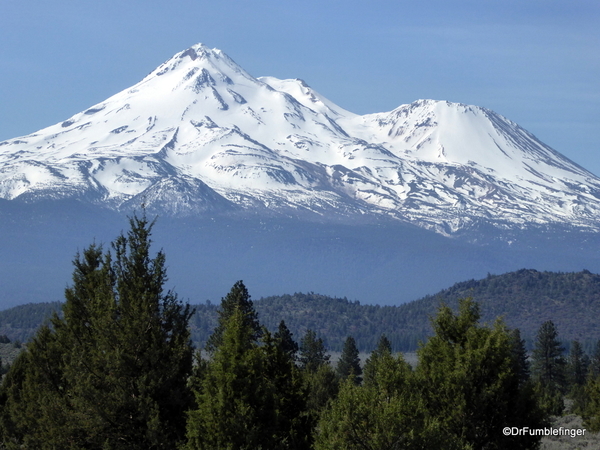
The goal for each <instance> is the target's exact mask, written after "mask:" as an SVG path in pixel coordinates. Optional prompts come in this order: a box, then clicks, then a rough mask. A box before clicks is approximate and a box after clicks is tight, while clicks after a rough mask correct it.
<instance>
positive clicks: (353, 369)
mask: <svg viewBox="0 0 600 450" xmlns="http://www.w3.org/2000/svg"><path fill="white" fill-rule="evenodd" d="M336 372H337V374H338V376H339V377H340V378H341V379H342V380H345V379H346V378H348V377H350V378H351V379H352V382H353V383H354V384H360V383H361V381H362V377H361V375H362V368H361V367H360V358H359V357H358V348H356V341H355V340H354V338H353V337H352V336H348V337H347V338H346V342H344V348H343V350H342V354H341V356H340V359H339V360H338V363H337V366H336Z"/></svg>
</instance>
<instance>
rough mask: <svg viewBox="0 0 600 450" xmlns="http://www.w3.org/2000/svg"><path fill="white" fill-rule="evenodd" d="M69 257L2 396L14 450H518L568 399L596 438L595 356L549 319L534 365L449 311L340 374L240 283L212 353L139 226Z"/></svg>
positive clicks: (0, 421) (352, 353) (225, 302)
mask: <svg viewBox="0 0 600 450" xmlns="http://www.w3.org/2000/svg"><path fill="white" fill-rule="evenodd" d="M130 225H131V227H130V230H129V231H128V233H127V234H126V235H121V236H119V237H118V238H117V239H116V240H115V241H114V242H113V243H112V245H111V249H110V250H108V251H104V250H103V249H102V248H101V247H100V246H97V245H92V246H90V247H89V248H87V249H86V250H85V251H84V252H83V253H82V254H80V255H77V257H76V258H75V261H74V266H75V269H74V272H73V282H72V285H71V286H70V287H69V288H68V289H67V290H66V294H65V297H66V301H65V303H64V304H63V306H62V314H61V315H59V314H55V315H54V316H53V318H52V320H51V321H50V322H49V323H48V324H46V325H44V326H42V327H41V328H40V329H39V330H38V332H37V333H36V335H35V336H34V338H33V339H32V340H31V341H30V342H29V343H28V344H27V346H26V348H25V349H24V351H22V352H21V353H20V355H19V356H18V358H17V359H16V361H15V362H14V364H13V365H12V366H11V368H10V370H9V371H8V373H7V374H6V375H5V376H4V378H3V381H2V385H1V387H0V442H1V445H2V448H6V449H42V450H43V449H98V450H108V449H188V450H192V449H194V450H195V449H211V450H212V449H313V448H314V449H400V448H402V449H423V448H444V449H467V448H473V449H505V448H511V449H513V448H514V449H520V448H524V449H525V448H537V447H538V445H539V439H540V436H529V435H527V436H505V435H504V434H503V433H502V429H503V428H504V427H506V426H511V427H512V426H517V427H521V426H528V427H530V428H540V427H544V426H547V425H548V418H549V415H550V414H556V413H559V412H560V411H561V410H562V408H563V404H562V398H563V395H565V394H566V395H569V396H571V397H572V398H573V399H574V401H575V402H576V404H577V406H576V407H577V408H580V411H582V413H583V414H584V417H585V420H586V424H588V426H589V427H590V429H597V428H600V375H599V373H600V371H599V367H600V363H599V361H597V359H598V358H600V352H599V354H598V355H596V354H594V355H593V357H592V358H589V357H586V355H585V353H584V352H583V350H582V349H581V347H580V346H579V345H578V344H576V343H575V342H574V343H573V344H572V345H571V350H570V353H569V355H568V357H567V358H566V359H565V357H564V351H563V348H562V347H561V345H560V342H559V341H558V332H557V330H556V327H555V326H554V324H553V323H552V322H546V323H544V324H543V325H542V327H541V328H540V329H539V331H538V334H537V340H536V342H535V347H534V350H533V353H532V357H531V359H529V358H528V356H527V352H526V350H525V346H524V341H523V339H522V338H521V336H520V333H519V331H518V330H517V329H512V330H511V329H508V328H507V326H506V325H505V324H504V322H503V321H502V320H501V319H497V320H495V321H494V323H493V324H482V323H481V321H480V319H481V314H480V307H479V304H478V303H476V302H474V301H473V300H472V299H470V298H466V299H462V300H460V301H459V303H458V308H457V309H453V308H451V307H450V306H448V305H441V306H440V307H439V308H438V311H437V314H436V315H435V317H433V318H432V320H431V327H432V330H433V331H432V334H431V336H430V337H429V338H428V339H427V340H426V341H425V342H424V343H423V344H422V345H421V346H420V347H419V349H418V352H417V354H418V362H417V364H416V365H415V367H412V366H411V365H409V364H408V363H407V362H406V361H405V360H404V358H403V356H402V354H395V353H394V352H393V350H392V343H391V342H390V339H389V338H388V337H387V336H386V335H379V336H378V339H377V344H376V346H375V350H373V351H372V352H371V354H370V355H369V357H368V359H367V360H366V361H365V362H364V364H361V362H360V360H359V348H358V345H357V341H356V339H355V338H354V337H353V336H352V335H351V334H349V335H348V336H347V337H346V338H345V339H344V343H343V346H342V354H341V357H340V358H339V360H338V362H337V364H335V366H334V365H333V364H331V362H330V357H329V354H328V349H327V346H326V344H325V342H324V340H323V338H322V337H321V332H320V331H315V330H313V329H310V328H309V329H307V330H306V331H305V332H304V333H303V334H302V337H301V339H300V341H299V342H296V341H295V340H294V335H293V333H292V332H291V331H290V329H289V328H288V326H287V324H286V322H285V320H280V321H279V323H278V325H277V327H276V331H275V332H271V331H269V329H268V328H267V327H265V326H264V324H263V323H261V321H260V318H259V314H258V312H257V309H256V308H255V304H254V303H253V302H252V300H251V297H250V294H249V292H248V290H247V288H246V286H245V285H244V283H243V282H241V281H239V282H237V283H235V284H234V286H233V287H232V288H231V291H230V292H229V293H228V294H227V295H226V296H225V297H224V298H223V299H222V301H221V305H220V307H219V308H218V309H217V316H216V320H215V322H214V326H213V328H212V331H211V334H210V336H209V337H208V339H207V340H206V344H205V345H204V346H203V348H200V349H195V348H194V346H193V344H192V341H191V333H190V322H191V319H192V315H193V311H192V310H191V308H190V307H189V306H188V305H185V304H183V303H182V302H181V301H180V300H178V298H177V296H176V294H175V293H174V292H172V291H166V292H165V291H164V288H163V286H164V284H165V282H166V281H167V276H166V271H165V256H164V254H163V253H162V252H158V253H157V254H156V255H155V256H154V257H153V256H152V255H151V254H150V246H151V239H150V237H151V229H152V225H153V223H151V222H149V221H148V220H147V219H146V217H145V215H144V216H142V217H138V216H134V217H133V218H132V219H131V220H130Z"/></svg>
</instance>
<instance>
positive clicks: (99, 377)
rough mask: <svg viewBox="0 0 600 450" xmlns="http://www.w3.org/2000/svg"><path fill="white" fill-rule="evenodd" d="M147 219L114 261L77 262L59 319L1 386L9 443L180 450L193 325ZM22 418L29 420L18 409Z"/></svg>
mask: <svg viewBox="0 0 600 450" xmlns="http://www.w3.org/2000/svg"><path fill="white" fill-rule="evenodd" d="M152 226H153V223H150V222H149V221H148V220H147V219H146V216H145V215H144V216H142V217H141V218H140V217H138V216H136V215H134V217H133V218H131V219H130V230H129V231H128V233H127V235H121V236H119V237H118V238H117V239H116V240H115V241H114V242H113V244H112V250H113V251H114V255H113V254H112V253H111V252H106V253H103V252H102V249H101V247H99V246H97V245H92V246H90V247H89V248H88V249H86V250H85V251H84V253H83V254H82V255H81V256H80V255H78V256H77V257H76V259H75V261H74V265H75V270H74V273H73V285H72V286H71V287H69V288H68V289H67V290H66V292H65V297H66V302H65V304H64V306H63V313H64V314H63V316H64V317H63V318H60V317H59V316H58V315H55V316H54V318H53V320H52V327H51V328H50V327H43V328H42V329H41V330H40V331H39V332H38V334H37V335H36V337H35V339H34V340H33V341H32V343H31V344H30V345H28V347H27V350H26V351H25V352H24V355H23V357H22V359H21V362H20V363H19V365H18V366H17V367H15V371H14V373H13V374H12V375H11V376H10V377H8V380H7V382H6V384H3V388H2V390H3V394H4V396H3V399H4V401H5V408H6V409H8V411H5V414H4V415H3V418H4V419H6V420H4V421H3V438H4V440H5V442H11V443H14V444H15V445H17V444H23V445H24V446H26V447H28V448H40V449H45V448H49V449H50V448H102V449H117V448H128V449H151V448H152V449H154V448H156V449H158V448H165V449H168V448H175V447H176V446H177V445H178V443H179V442H181V441H182V439H183V438H184V436H185V416H184V414H185V410H186V409H187V408H188V407H189V405H190V401H191V400H192V397H191V393H190V392H189V389H188V388H187V379H188V377H189V375H190V372H191V368H192V353H193V349H192V346H191V341H190V336H189V330H188V322H189V319H190V316H191V314H192V312H191V311H190V309H189V306H187V305H186V306H184V305H183V304H182V303H181V302H179V301H178V300H177V297H176V295H175V294H174V293H172V292H170V291H169V292H166V293H165V292H164V291H163V285H164V283H165V282H166V281H167V277H166V270H165V257H164V254H163V253H162V252H159V253H158V254H157V255H156V256H155V257H154V258H152V257H151V255H150V245H151V239H150V235H151V229H152ZM17 409H21V410H22V411H23V413H22V414H21V413H17V412H16V411H15V410H17Z"/></svg>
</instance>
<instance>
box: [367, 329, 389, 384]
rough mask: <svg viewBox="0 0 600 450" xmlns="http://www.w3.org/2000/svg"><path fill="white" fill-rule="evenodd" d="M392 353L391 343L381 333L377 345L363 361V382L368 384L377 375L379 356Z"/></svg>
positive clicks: (382, 356) (383, 356)
mask: <svg viewBox="0 0 600 450" xmlns="http://www.w3.org/2000/svg"><path fill="white" fill-rule="evenodd" d="M391 355H392V343H391V342H390V341H389V339H388V338H387V336H386V335H385V334H382V335H381V337H380V338H379V341H378V342H377V347H376V348H375V350H373V351H372V352H371V355H369V357H368V358H367V360H366V361H365V368H364V371H363V373H364V382H365V384H368V383H370V382H372V381H374V380H375V378H376V377H377V367H379V365H378V362H379V360H380V359H381V358H385V357H387V356H391Z"/></svg>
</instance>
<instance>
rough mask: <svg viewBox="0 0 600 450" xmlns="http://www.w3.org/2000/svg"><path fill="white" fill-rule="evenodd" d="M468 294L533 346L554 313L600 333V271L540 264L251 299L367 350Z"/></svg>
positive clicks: (417, 338)
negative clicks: (415, 296) (420, 292)
mask: <svg viewBox="0 0 600 450" xmlns="http://www.w3.org/2000/svg"><path fill="white" fill-rule="evenodd" d="M469 297H471V298H473V299H474V300H475V301H477V302H478V303H479V305H480V307H481V313H482V316H481V320H482V322H484V323H488V324H492V323H493V321H494V320H495V319H496V317H502V318H503V319H504V321H505V323H506V324H507V326H509V327H510V328H518V329H519V330H520V332H521V336H522V337H523V338H524V339H525V340H526V342H527V345H528V346H531V345H532V344H533V342H534V340H535V335H536V333H537V331H538V329H539V327H540V326H541V324H543V323H544V322H547V321H552V322H553V323H555V324H556V327H557V329H558V331H559V333H560V335H559V338H560V339H561V340H562V341H563V342H565V343H567V342H570V341H573V340H578V341H579V342H581V343H582V344H583V345H584V346H585V347H586V350H588V353H591V352H592V350H593V349H592V347H593V346H594V345H595V344H596V342H597V341H598V340H600V330H599V329H598V326H597V319H596V318H597V317H598V315H600V275H597V274H593V273H590V272H588V271H582V272H577V273H555V272H539V271H536V270H531V269H522V270H519V271H516V272H511V273H506V274H502V275H488V276H487V277H486V278H484V279H480V280H469V281H464V282H460V283H456V284H454V285H453V286H452V287H450V288H447V289H444V290H442V291H440V292H438V293H437V294H435V295H431V296H427V297H424V298H422V299H419V300H416V301H412V302H408V303H405V304H402V305H397V306H380V305H362V304H360V303H359V302H358V301H349V300H348V299H346V298H333V297H328V296H325V295H320V294H316V293H312V292H310V293H295V294H290V295H280V296H270V297H264V298H261V299H260V300H257V301H255V302H254V306H255V308H256V311H257V314H258V318H259V319H260V322H261V323H262V324H264V325H265V326H266V327H267V328H268V329H269V330H272V331H273V332H275V331H276V330H277V326H278V325H279V322H280V321H281V320H284V321H285V323H286V325H287V327H288V328H289V329H290V331H291V332H292V333H293V335H294V336H295V337H296V339H299V338H300V337H301V336H303V335H304V334H305V333H306V331H307V330H309V329H310V330H313V331H315V333H317V335H318V336H319V337H321V338H322V339H323V342H324V344H325V345H326V347H327V348H328V349H329V350H331V351H341V350H342V348H343V345H344V341H345V339H346V338H347V337H348V336H350V335H351V336H353V338H354V339H355V341H356V345H357V348H358V349H359V350H361V351H372V350H373V349H374V348H375V347H376V346H377V342H378V340H379V337H380V336H381V334H385V335H386V336H387V337H388V339H389V341H390V344H391V346H392V348H393V350H394V351H414V350H416V348H417V346H418V343H419V342H423V341H425V340H426V339H427V337H429V336H430V335H431V333H432V328H431V322H430V319H431V317H433V316H434V315H435V313H436V311H437V309H438V308H439V306H440V305H441V304H446V305H448V306H450V307H451V308H453V309H456V308H458V303H459V300H460V299H461V298H469ZM60 307H61V303H59V302H55V303H38V304H27V305H21V306H17V307H14V308H10V309H7V310H4V311H0V335H6V336H8V337H9V338H10V339H11V340H12V341H15V340H18V341H22V342H23V341H27V340H29V339H30V337H31V336H32V335H33V334H34V333H35V331H36V330H37V328H38V327H39V326H40V325H41V324H42V323H43V321H44V320H45V319H47V318H48V317H49V316H50V314H51V313H52V312H53V311H59V310H60ZM194 308H195V311H196V312H195V314H194V316H192V318H191V320H190V327H191V334H192V338H193V340H194V342H195V343H196V344H197V345H198V346H203V345H204V344H205V343H206V341H207V339H208V337H209V336H210V334H211V333H212V332H213V330H214V328H215V326H216V325H217V323H218V313H217V310H218V306H217V305H216V304H213V303H210V302H208V303H204V304H198V305H194Z"/></svg>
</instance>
